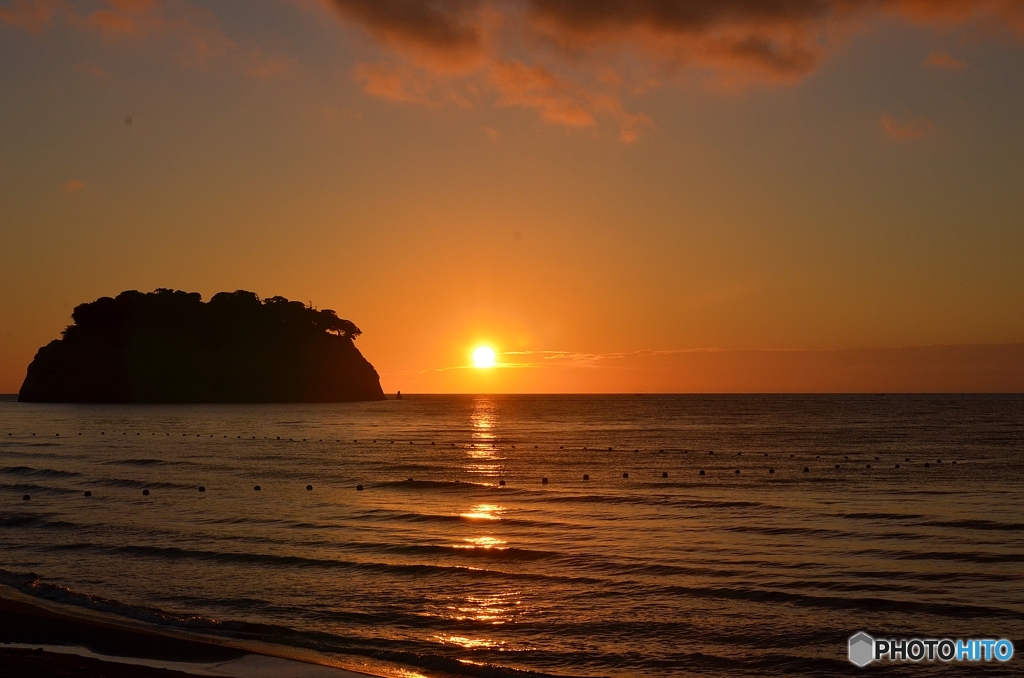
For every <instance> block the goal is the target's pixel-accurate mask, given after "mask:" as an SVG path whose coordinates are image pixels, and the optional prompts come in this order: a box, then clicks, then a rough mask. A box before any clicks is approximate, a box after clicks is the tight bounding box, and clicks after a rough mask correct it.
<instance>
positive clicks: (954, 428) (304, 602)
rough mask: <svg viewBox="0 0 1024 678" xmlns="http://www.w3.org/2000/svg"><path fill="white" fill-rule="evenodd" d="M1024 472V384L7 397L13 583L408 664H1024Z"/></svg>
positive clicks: (609, 668) (197, 625) (181, 623)
mask: <svg viewBox="0 0 1024 678" xmlns="http://www.w3.org/2000/svg"><path fill="white" fill-rule="evenodd" d="M712 452H713V453H712ZM897 465H898V468H897ZM805 467H806V469H807V470H806V471H805ZM702 470H703V472H704V474H703V475H701V471H702ZM585 474H586V476H589V480H585V479H584V478H585V477H586V476H585ZM627 474H628V476H627ZM545 478H546V479H547V482H546V483H545V482H544V481H543V479H545ZM1022 480H1024V397H1021V396H436V397H433V396H432V397H426V396H423V397H408V398H407V399H405V400H404V401H388V402H380V403H361V404H344V405H283V406H282V405H268V406H67V405H25V404H18V403H14V402H2V403H0V583H5V584H7V585H9V586H14V587H16V588H19V589H20V590H22V591H24V592H27V593H30V594H32V595H35V596H39V597H43V598H49V599H52V600H58V601H62V602H64V603H68V604H72V605H78V606H84V607H90V608H94V609H100V610H105V611H107V612H113V613H116V614H120V615H123V616H125V617H130V618H134V619H141V620H145V621H149V622H151V623H157V624H161V625H166V626H169V627H181V628H187V629H190V630H193V631H200V632H203V633H209V634H214V635H220V636H228V637H233V638H243V639H255V640H259V641H263V642H268V643H274V644H279V645H284V646H289V647H293V648H304V649H311V650H315V651H317V652H320V653H324V654H326V655H331V656H342V657H344V658H346V661H348V662H349V663H350V665H352V666H360V665H361V666H364V667H369V668H371V669H373V670H381V671H391V672H392V673H400V671H398V670H397V669H395V668H394V666H407V667H409V668H410V670H411V671H413V672H419V673H422V674H425V675H440V674H446V673H462V674H465V675H478V676H492V675H493V676H505V675H514V674H515V673H516V672H517V671H530V672H536V673H539V674H547V675H558V676H689V675H711V676H716V675H720V676H771V675H835V674H846V673H851V674H852V673H858V671H857V670H856V669H855V668H854V667H853V666H852V665H851V664H849V662H848V661H847V659H846V642H847V638H848V637H849V636H850V635H852V634H853V633H855V632H857V631H860V630H863V631H866V632H868V633H870V634H872V635H874V636H876V637H879V636H881V637H889V636H895V637H901V636H908V637H909V636H921V637H939V638H942V637H952V638H970V637H982V638H1000V637H1007V638H1010V639H1012V640H1014V642H1015V645H1016V647H1017V649H1018V656H1016V657H1014V659H1013V660H1012V661H1011V662H1009V663H1008V664H997V663H996V662H990V663H988V664H985V665H983V666H979V665H977V664H972V665H966V663H965V665H950V666H944V665H940V664H939V663H938V662H936V663H935V664H928V663H927V662H924V663H922V664H916V665H903V666H900V667H887V668H886V671H887V673H889V674H896V675H907V676H917V675H931V674H934V673H937V672H938V671H940V670H941V671H944V672H947V673H948V671H950V670H952V671H953V672H954V673H960V672H963V673H966V672H968V671H970V672H971V673H972V675H973V674H979V673H983V674H984V675H986V676H1004V675H1022V673H1024V671H1022V669H1021V666H1022V664H1021V662H1022V661H1024V656H1021V655H1022V654H1024V492H1022V490H1024V485H1022ZM502 481H503V482H504V485H503V484H502ZM256 485H259V486H260V488H261V489H260V490H259V491H255V490H254V487H255V486H256ZM307 485H312V487H313V489H312V490H308V489H307ZM357 485H362V486H363V488H364V489H363V490H362V491H359V490H357V489H356V488H357ZM200 486H203V487H205V488H206V491H205V492H200V491H199V489H198V488H199V487H200ZM86 490H88V491H91V492H92V496H91V497H86V496H84V492H85V491H86ZM143 490H148V491H149V495H148V496H144V495H143ZM25 494H29V495H31V500H30V501H24V500H23V499H22V495H25ZM389 667H390V668H389Z"/></svg>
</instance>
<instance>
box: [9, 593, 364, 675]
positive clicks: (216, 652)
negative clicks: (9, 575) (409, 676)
mask: <svg viewBox="0 0 1024 678" xmlns="http://www.w3.org/2000/svg"><path fill="white" fill-rule="evenodd" d="M12 593H13V592H0V642H2V643H3V645H0V678H7V677H12V678H13V677H15V676H18V677H20V676H33V677H34V676H86V677H97V678H99V677H103V678H121V677H122V676H123V677H125V678H127V677H128V676H132V677H135V676H138V677H139V678H151V677H152V678H156V677H158V676H160V677H164V678H171V677H174V676H226V677H234V678H261V677H262V676H267V677H268V678H269V677H270V676H274V677H277V678H365V677H366V676H367V675H368V674H363V673H356V672H352V671H346V670H344V669H339V668H334V667H330V666H322V665H319V664H312V663H306V662H302V661H294V660H290V659H284V658H279V657H273V656H269V655H262V654H258V653H254V652H250V651H248V650H243V649H239V648H236V647H230V646H227V645H222V644H219V643H217V642H203V641H202V640H198V639H192V638H189V639H186V638H178V637H173V636H170V635H166V634H163V633H157V632H154V631H150V630H147V629H144V628H137V627H132V626H129V625H127V624H124V625H122V624H118V623H116V622H113V621H105V620H102V619H96V618H91V617H85V616H83V617H78V616H74V615H71V614H65V613H62V612H61V611H59V610H55V609H51V608H49V607H48V606H47V607H43V606H40V605H37V604H35V603H33V602H31V601H26V600H23V599H22V598H23V596H19V595H17V594H13V595H12ZM4 594H6V595H4Z"/></svg>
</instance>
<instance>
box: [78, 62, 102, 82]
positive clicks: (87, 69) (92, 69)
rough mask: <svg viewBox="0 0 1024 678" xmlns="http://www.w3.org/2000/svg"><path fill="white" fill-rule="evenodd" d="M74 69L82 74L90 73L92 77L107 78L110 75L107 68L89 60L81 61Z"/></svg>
mask: <svg viewBox="0 0 1024 678" xmlns="http://www.w3.org/2000/svg"><path fill="white" fill-rule="evenodd" d="M75 70H76V71H78V72H79V73H82V74H83V75H91V76H93V77H94V78H107V77H110V73H109V72H108V71H107V69H105V68H103V66H100V65H99V64H94V63H90V62H83V63H80V64H78V65H77V66H75Z"/></svg>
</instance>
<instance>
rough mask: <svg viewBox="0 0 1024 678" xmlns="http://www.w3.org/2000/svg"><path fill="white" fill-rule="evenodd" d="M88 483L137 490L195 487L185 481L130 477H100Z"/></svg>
mask: <svg viewBox="0 0 1024 678" xmlns="http://www.w3.org/2000/svg"><path fill="white" fill-rule="evenodd" d="M90 484H92V485H98V486H101V487H115V488H132V489H139V490H171V489H175V490H180V489H195V485H189V484H185V483H165V482H159V481H149V480H134V479H131V478H100V479H98V480H93V481H91V483H90Z"/></svg>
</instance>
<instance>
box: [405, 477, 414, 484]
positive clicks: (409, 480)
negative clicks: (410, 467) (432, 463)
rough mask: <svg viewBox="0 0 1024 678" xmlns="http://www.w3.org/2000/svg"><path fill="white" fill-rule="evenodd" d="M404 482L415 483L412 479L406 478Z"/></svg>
mask: <svg viewBox="0 0 1024 678" xmlns="http://www.w3.org/2000/svg"><path fill="white" fill-rule="evenodd" d="M405 482H407V483H412V482H415V481H414V480H413V479H412V478H408V479H407V480H406V481H405Z"/></svg>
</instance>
